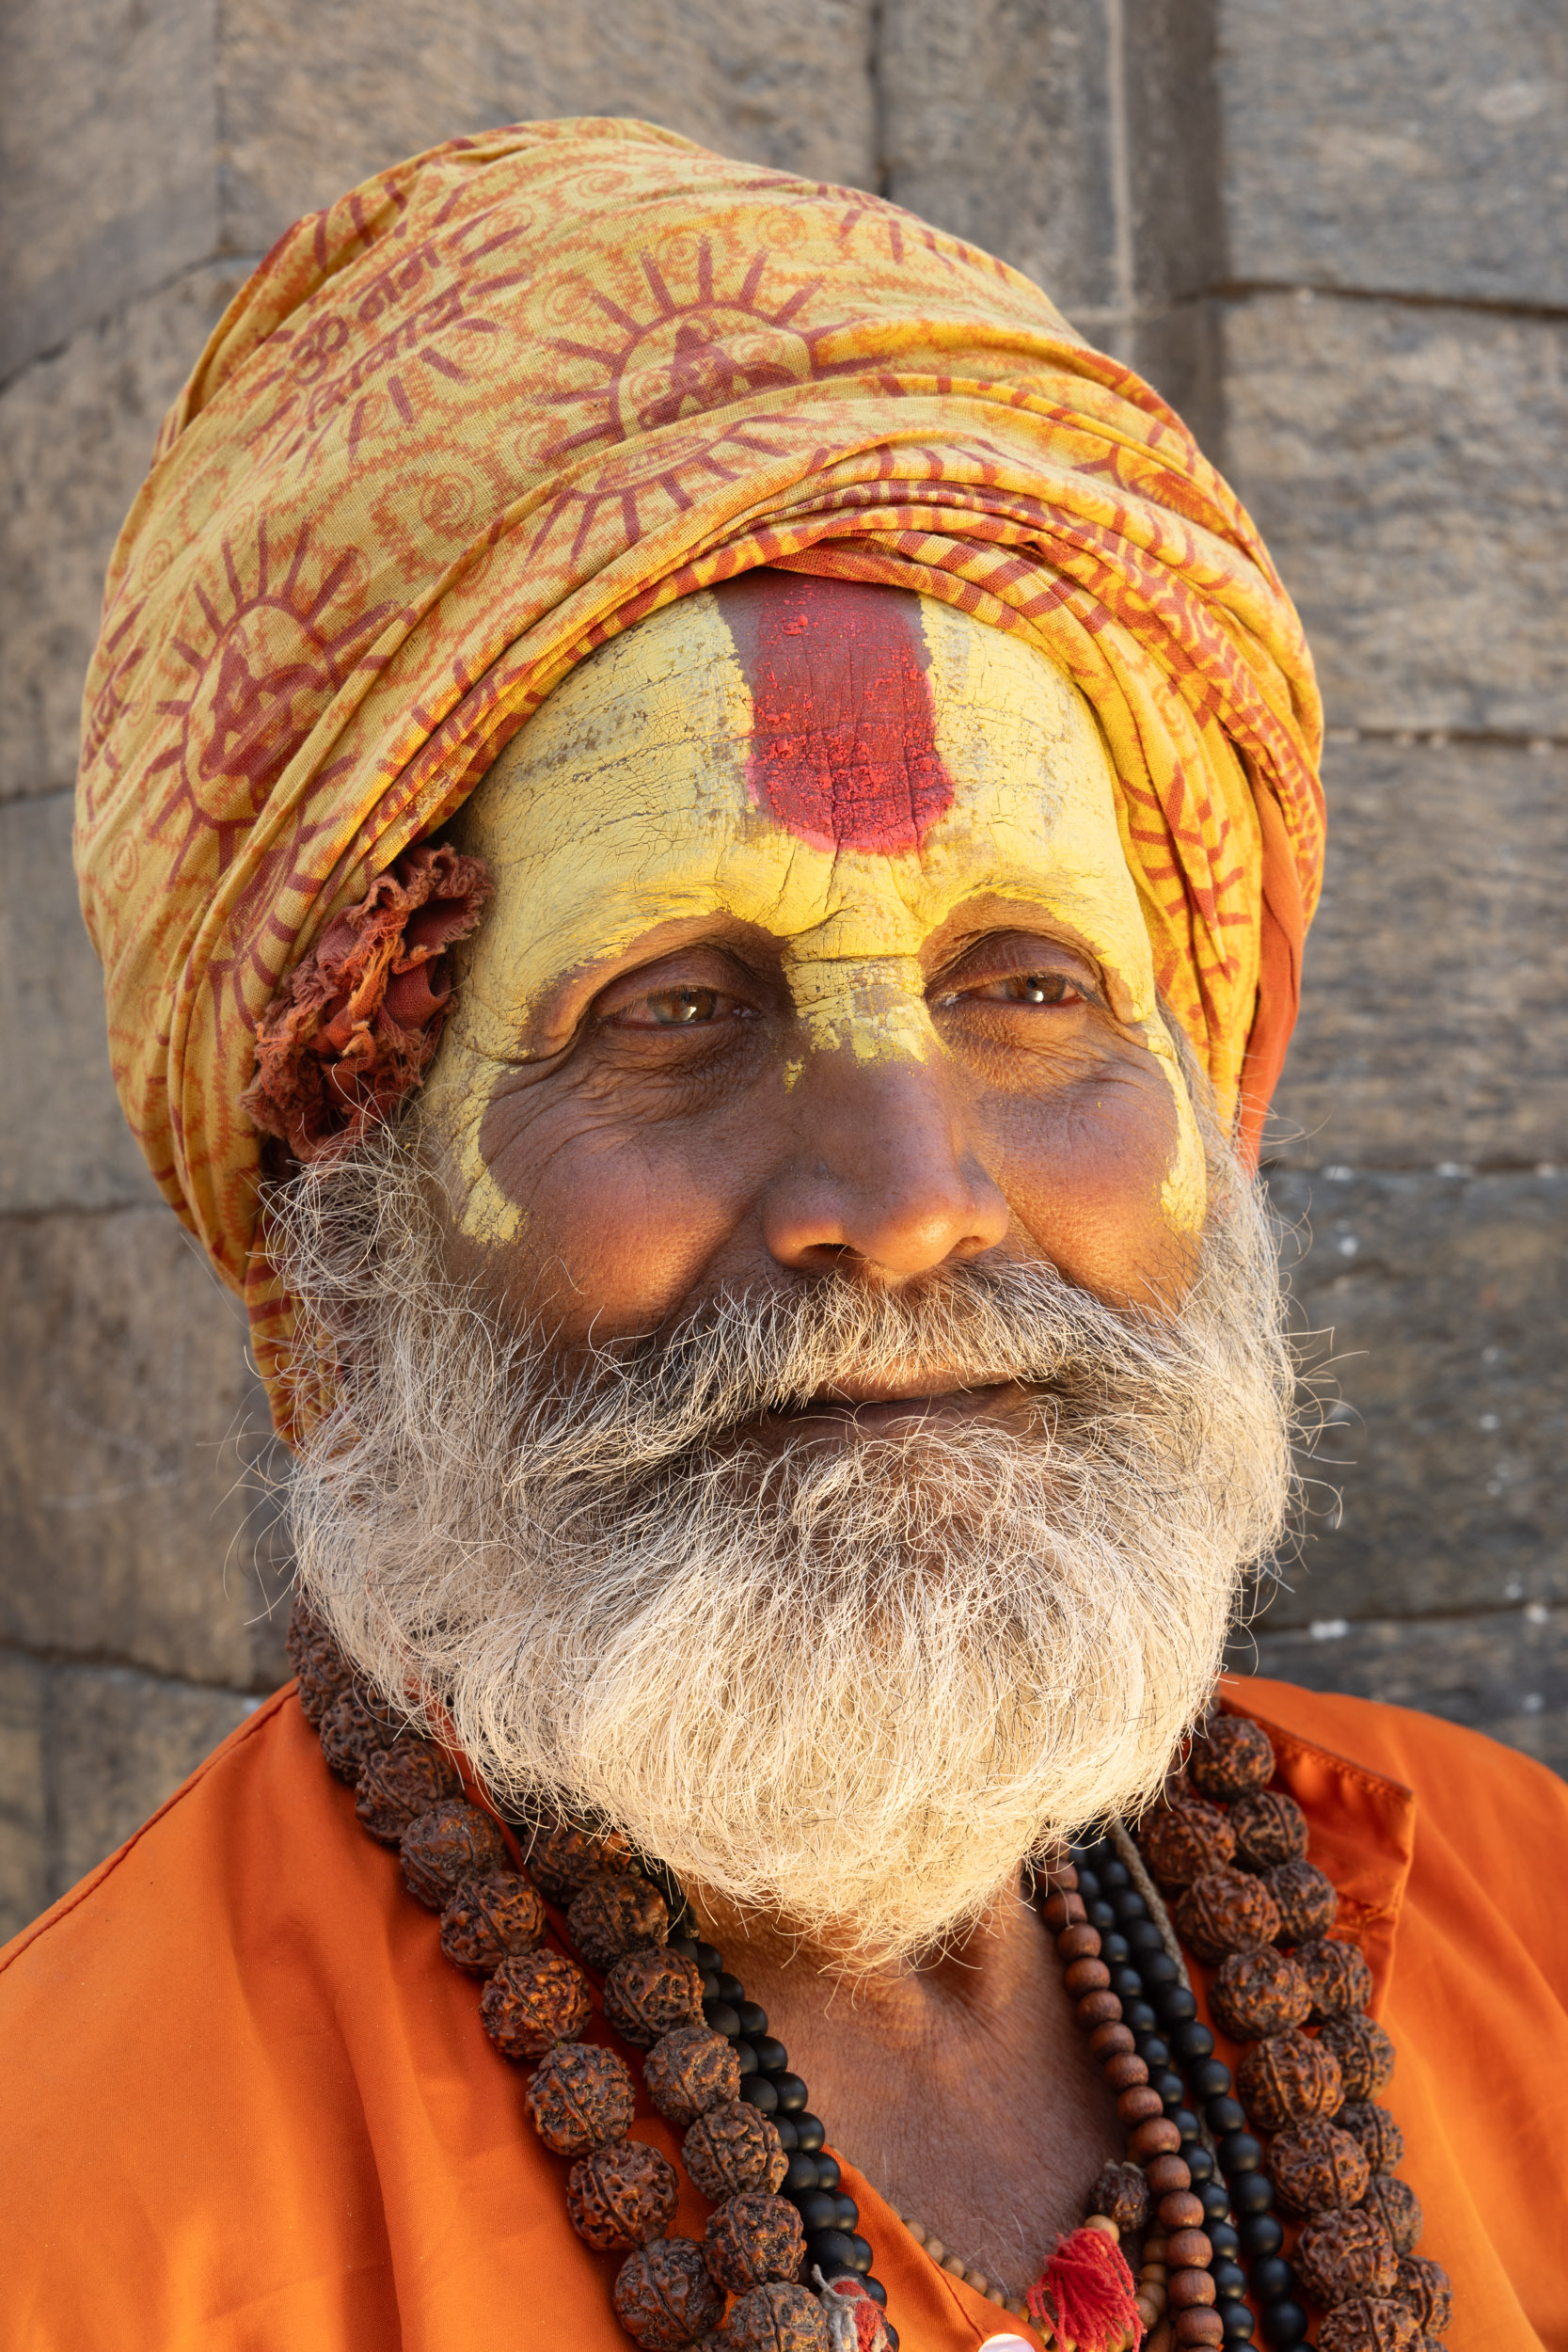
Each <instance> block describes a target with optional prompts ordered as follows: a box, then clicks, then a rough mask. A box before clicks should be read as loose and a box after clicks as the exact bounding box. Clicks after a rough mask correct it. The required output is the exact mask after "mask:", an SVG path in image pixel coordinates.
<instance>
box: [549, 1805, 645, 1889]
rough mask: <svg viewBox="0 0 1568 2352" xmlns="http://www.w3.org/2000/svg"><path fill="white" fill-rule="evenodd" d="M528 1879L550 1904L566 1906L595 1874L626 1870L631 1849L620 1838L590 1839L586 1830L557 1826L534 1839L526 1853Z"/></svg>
mask: <svg viewBox="0 0 1568 2352" xmlns="http://www.w3.org/2000/svg"><path fill="white" fill-rule="evenodd" d="M528 1867H529V1875H530V1876H531V1879H532V1880H533V1882H534V1884H535V1885H536V1886H542V1887H543V1888H544V1890H545V1893H546V1895H547V1896H548V1897H549V1899H550V1900H551V1902H552V1903H569V1902H570V1901H571V1899H572V1897H573V1896H574V1895H575V1894H576V1893H577V1891H578V1887H579V1886H581V1885H582V1884H583V1883H584V1881H585V1880H587V1879H590V1878H592V1877H593V1875H594V1871H595V1870H629V1869H630V1867H631V1848H630V1847H629V1846H628V1845H627V1843H626V1839H625V1838H624V1837H620V1836H608V1837H591V1836H589V1835H588V1832H587V1831H586V1830H581V1829H571V1828H569V1827H567V1826H566V1825H565V1824H564V1823H562V1822H557V1823H556V1824H555V1825H554V1826H553V1827H552V1828H550V1829H542V1830H540V1831H539V1832H538V1833H537V1834H536V1835H535V1836H534V1839H533V1842H532V1844H531V1846H530V1848H529V1851H528Z"/></svg>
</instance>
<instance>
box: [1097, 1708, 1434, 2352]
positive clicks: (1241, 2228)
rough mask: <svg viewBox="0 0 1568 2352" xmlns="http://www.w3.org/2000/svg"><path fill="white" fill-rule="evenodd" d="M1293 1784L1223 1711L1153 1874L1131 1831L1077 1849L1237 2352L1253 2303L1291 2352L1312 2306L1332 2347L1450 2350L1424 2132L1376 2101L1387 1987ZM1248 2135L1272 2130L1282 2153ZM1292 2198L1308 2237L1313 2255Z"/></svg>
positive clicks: (1251, 1731) (1327, 2348)
mask: <svg viewBox="0 0 1568 2352" xmlns="http://www.w3.org/2000/svg"><path fill="white" fill-rule="evenodd" d="M1274 1773H1275V1754H1274V1749H1273V1746H1272V1743H1271V1742H1270V1740H1269V1739H1268V1736H1267V1734H1266V1733H1265V1732H1264V1731H1263V1730H1262V1729H1261V1727H1260V1726H1259V1724H1254V1723H1252V1722H1250V1721H1248V1720H1247V1719H1246V1718H1245V1717H1243V1716H1224V1715H1222V1716H1218V1717H1216V1718H1215V1720H1214V1721H1213V1723H1212V1724H1211V1726H1210V1729H1209V1734H1208V1737H1207V1739H1206V1740H1203V1741H1201V1742H1200V1743H1199V1744H1198V1745H1197V1746H1196V1748H1195V1750H1194V1752H1193V1756H1192V1758H1191V1761H1190V1765H1189V1769H1188V1772H1187V1773H1186V1774H1185V1775H1181V1776H1179V1777H1178V1779H1177V1780H1176V1782H1175V1783H1174V1784H1173V1785H1172V1788H1170V1790H1169V1792H1168V1795H1167V1802H1166V1804H1164V1806H1163V1807H1162V1808H1161V1809H1160V1810H1159V1811H1157V1812H1156V1813H1154V1814H1153V1815H1151V1816H1150V1817H1149V1819H1148V1820H1147V1821H1146V1822H1145V1824H1144V1825H1143V1829H1142V1832H1141V1836H1140V1841H1139V1842H1140V1845H1141V1848H1142V1860H1141V1862H1140V1859H1139V1856H1138V1854H1137V1853H1136V1852H1135V1851H1133V1849H1132V1846H1131V1844H1130V1843H1129V1842H1128V1841H1127V1839H1126V1838H1125V1837H1124V1836H1119V1835H1118V1836H1117V1837H1115V1838H1110V1839H1104V1840H1101V1841H1100V1842H1099V1843H1098V1844H1096V1845H1094V1846H1092V1847H1091V1846H1085V1847H1080V1848H1075V1849H1074V1853H1073V1859H1074V1861H1075V1863H1076V1865H1077V1868H1078V1875H1079V1888H1080V1892H1081V1893H1082V1894H1084V1895H1085V1897H1086V1899H1087V1900H1086V1912H1087V1916H1088V1918H1089V1919H1090V1920H1091V1921H1092V1922H1093V1923H1094V1924H1095V1925H1096V1926H1098V1927H1099V1928H1100V1929H1101V1932H1102V1939H1103V1940H1102V1944H1101V1950H1102V1953H1103V1954H1104V1957H1105V1958H1106V1959H1107V1961H1109V1962H1111V1963H1113V1966H1114V1973H1113V1976H1112V1979H1111V1981H1112V1986H1113V1988H1114V1990H1115V1992H1116V1994H1117V1997H1118V1998H1119V1999H1120V2000H1121V2002H1122V2006H1123V2015H1124V2019H1125V2022H1126V2024H1127V2025H1128V2026H1130V2027H1131V2028H1132V2036H1133V2041H1134V2044H1135V2046H1136V2048H1137V2049H1138V2050H1139V2052H1140V2053H1141V2054H1142V2056H1143V2057H1144V2058H1145V2059H1146V2061H1147V2062H1148V2066H1149V2070H1150V2081H1151V2083H1152V2085H1153V2087H1154V2088H1155V2089H1156V2090H1159V2091H1160V2093H1161V2096H1162V2099H1163V2102H1164V2108H1165V2112H1166V2113H1167V2114H1168V2115H1169V2116H1170V2117H1171V2120H1172V2121H1173V2122H1174V2123H1175V2124H1176V2126H1177V2129H1178V2131H1179V2133H1180V2138H1181V2143H1182V2147H1181V2154H1182V2160H1183V2161H1184V2162H1185V2164H1186V2165H1187V2167H1188V2169H1189V2170H1190V2171H1191V2172H1192V2175H1193V2181H1194V2185H1195V2187H1196V2192H1197V2196H1198V2199H1199V2201H1201V2204H1202V2206H1203V2209H1204V2213H1205V2216H1206V2234H1207V2236H1208V2239H1209V2242H1210V2245H1211V2247H1212V2251H1213V2254H1214V2257H1215V2259H1214V2263H1213V2269H1212V2276H1213V2281H1214V2286H1215V2289H1216V2292H1217V2298H1218V2301H1217V2309H1218V2315H1219V2318H1220V2321H1221V2326H1222V2330H1223V2341H1224V2342H1226V2343H1227V2344H1230V2343H1236V2344H1244V2343H1247V2342H1249V2341H1250V2339H1251V2337H1252V2334H1253V2328H1254V2323H1253V2317H1252V2313H1251V2312H1250V2311H1249V2310H1248V2309H1247V2306H1246V2303H1245V2301H1244V2300H1243V2296H1245V2295H1246V2294H1247V2293H1248V2291H1249V2290H1250V2294H1251V2296H1252V2299H1253V2301H1254V2302H1256V2303H1257V2305H1258V2306H1259V2311H1260V2313H1261V2317H1262V2328H1263V2335H1264V2340H1265V2342H1266V2343H1267V2344H1269V2345H1271V2346H1274V2347H1276V2352H1294V2347H1296V2346H1297V2345H1305V2344H1307V2340H1308V2336H1309V2332H1310V2327H1311V2322H1310V2318H1309V2315H1308V2312H1307V2310H1306V2309H1305V2308H1304V2305H1303V2301H1302V2299H1301V2296H1302V2294H1305V2295H1306V2296H1307V2298H1309V2299H1310V2300H1311V2301H1312V2302H1315V2303H1317V2304H1319V2305H1320V2306H1322V2307H1323V2312H1324V2316H1323V2324H1322V2327H1321V2328H1320V2330H1319V2333H1318V2339H1317V2341H1318V2344H1319V2346H1320V2348H1321V2352H1441V2345H1440V2343H1439V2341H1438V2339H1439V2331H1440V2330H1441V2329H1442V2328H1445V2327H1447V2325H1448V2323H1449V2308H1450V2301H1451V2297H1450V2291H1449V2280H1448V2276H1447V2273H1446V2272H1445V2271H1444V2270H1443V2269H1442V2268H1441V2267H1440V2266H1439V2265H1438V2264H1436V2263H1435V2262H1432V2261H1429V2260H1426V2259H1423V2258H1422V2257H1419V2256H1418V2255H1417V2254H1416V2252H1415V2248H1416V2244H1417V2241H1418V2238H1419V2236H1420V2233H1421V2210H1420V2206H1419V2204H1418V2201H1417V2199H1416V2197H1415V2195H1414V2193H1413V2192H1412V2191H1411V2190H1410V2189H1409V2188H1408V2187H1407V2186H1406V2185H1405V2184H1404V2183H1403V2182H1402V2181H1400V2180H1398V2179H1396V2178H1395V2177H1394V2167H1395V2166H1396V2165H1397V2164H1398V2163H1399V2161H1400V2159H1401V2157H1402V2154H1403V2140H1402V2137H1401V2134H1400V2130H1399V2126H1398V2125H1397V2124H1396V2123H1395V2122H1394V2119H1393V2117H1392V2116H1391V2115H1390V2114H1389V2113H1388V2111H1387V2109H1386V2108H1385V2107H1383V2106H1379V2105H1378V2104H1377V2103H1376V2094H1377V2092H1378V2091H1380V2090H1383V2089H1384V2088H1385V2086H1386V2083H1387V2081H1388V2078H1389V2075H1390V2074H1391V2073H1392V2071H1393V2064H1394V2048H1393V2043H1392V2042H1390V2040H1389V2038H1388V2036H1387V2034H1386V2033H1385V2031H1384V2030H1383V2028H1382V2026H1378V2025H1377V2024H1375V2023H1374V2022H1373V2020H1372V2019H1371V2018H1370V2017H1369V2016H1368V2015H1367V2014H1366V2008H1367V2004H1368V2002H1369V2000H1370V1997H1371V1992H1372V1979H1371V1972H1370V1969H1369V1967H1368V1965H1367V1963H1366V1961H1365V1959H1364V1957H1363V1956H1362V1954H1361V1952H1360V1950H1359V1948H1358V1947H1356V1946H1355V1945H1354V1944H1353V1943H1351V1942H1350V1941H1348V1940H1346V1939H1341V1938H1338V1937H1334V1936H1332V1935H1331V1934H1330V1930H1331V1929H1332V1928H1333V1927H1334V1926H1335V1924H1336V1919H1337V1915H1338V1895H1337V1894H1336V1892H1335V1889H1334V1886H1333V1884H1332V1883H1331V1882H1330V1881H1329V1880H1328V1879H1327V1878H1326V1877H1325V1876H1324V1875H1323V1872H1322V1871H1321V1870H1319V1869H1317V1868H1316V1867H1314V1866H1313V1865H1312V1864H1311V1863H1309V1862H1308V1861H1307V1858H1306V1853H1307V1820H1306V1817H1305V1815H1304V1814H1303V1813H1302V1811H1301V1808H1300V1806H1299V1805H1297V1804H1296V1803H1295V1801H1294V1799H1293V1798H1291V1796H1289V1795H1288V1794H1286V1793H1285V1792H1284V1791H1282V1790H1279V1789H1275V1788H1270V1787H1269V1786H1268V1783H1269V1782H1270V1780H1271V1779H1272V1778H1273V1777H1274ZM1144 1865H1147V1869H1148V1873H1151V1874H1152V1881H1157V1882H1158V1883H1159V1885H1160V1887H1161V1888H1163V1889H1164V1893H1165V1895H1166V1896H1168V1897H1169V1898H1170V1899H1171V1900H1172V1901H1173V1902H1174V1904H1175V1912H1174V1924H1175V1930H1176V1932H1177V1934H1179V1935H1180V1938H1181V1940H1182V1941H1183V1942H1186V1943H1188V1944H1189V1945H1191V1947H1193V1949H1194V1950H1196V1952H1197V1953H1198V1955H1199V1957H1200V1958H1201V1959H1202V1960H1204V1961H1205V1962H1206V1963H1208V1964H1209V1965H1210V1966H1211V1967H1212V1969H1213V1972H1214V1973H1213V1976H1212V1981H1211V1985H1210V2008H1211V2011H1212V2015H1213V2016H1214V2018H1215V2020H1216V2022H1217V2023H1218V2024H1219V2025H1220V2026H1221V2027H1222V2028H1223V2029H1224V2031H1225V2032H1227V2034H1229V2035H1230V2036H1231V2037H1232V2038H1233V2039H1234V2040H1236V2041H1238V2042H1244V2043H1247V2044H1248V2045H1249V2046H1248V2048H1247V2051H1246V2055H1245V2057H1244V2058H1243V2060H1242V2064H1241V2067H1240V2069H1239V2071H1238V2078H1237V2080H1236V2081H1234V2082H1233V2081H1232V2079H1231V2076H1230V2071H1229V2069H1228V2068H1227V2066H1226V2065H1225V2064H1224V2063H1223V2061H1221V2060H1220V2059H1219V2058H1216V2057H1215V2055H1214V2037H1213V2035H1212V2033H1211V2032H1210V2030H1209V2028H1208V2027H1207V2026H1204V2025H1202V2024H1200V2023H1199V2022H1198V2019H1197V2004H1196V1998H1195V1996H1194V1994H1193V1993H1192V1992H1191V1990H1190V1989H1189V1988H1188V1987H1187V1986H1185V1985H1184V1984H1182V1983H1181V1981H1180V1973H1181V1972H1180V1963H1179V1959H1178V1949H1179V1947H1178V1946H1177V1943H1176V1938H1175V1936H1174V1935H1172V1934H1171V1933H1170V1924H1171V1923H1170V1921H1169V1920H1168V1919H1167V1918H1166V1916H1165V1914H1164V1905H1163V1904H1162V1902H1161V1900H1160V1897H1159V1895H1158V1894H1157V1893H1156V1891H1155V1886H1154V1884H1153V1883H1151V1879H1150V1877H1149V1876H1147V1875H1146V1873H1145V1868H1144V1867H1143V1866H1144ZM1140 1882H1141V1883H1140ZM1282 1947H1283V1948H1282ZM1314 2028H1315V2029H1316V2030H1315V2031H1314V2030H1313V2029H1314ZM1238 2093H1239V2094H1240V2095H1239V2096H1238ZM1189 2102H1190V2104H1189ZM1200 2114H1201V2116H1202V2119H1203V2121H1202V2122H1199V2120H1198V2119H1199V2115H1200ZM1249 2122H1250V2123H1254V2124H1256V2125H1258V2126H1259V2127H1260V2129H1261V2130H1262V2131H1263V2132H1264V2133H1265V2134H1268V2135H1271V2136H1272V2137H1270V2139H1269V2143H1268V2146H1267V2149H1266V2150H1265V2146H1264V2143H1263V2141H1262V2140H1261V2139H1260V2138H1259V2137H1258V2136H1257V2135H1256V2133H1255V2132H1254V2131H1252V2130H1250V2129H1249V2128H1248V2125H1249ZM1276 2198H1277V2201H1278V2203H1279V2204H1281V2205H1282V2206H1284V2208H1285V2209H1286V2211H1287V2213H1288V2214H1290V2215H1291V2216H1292V2217H1297V2218H1299V2221H1300V2223H1301V2228H1300V2234H1299V2238H1298V2240H1297V2243H1296V2245H1295V2248H1294V2249H1293V2252H1294V2260H1293V2262H1291V2261H1288V2260H1287V2259H1286V2258H1285V2254H1284V2250H1283V2249H1284V2245H1285V2228H1284V2225H1283V2224H1282V2222H1281V2221H1280V2219H1279V2217H1278V2216H1277V2215H1276V2214H1275V2210H1274V2208H1275V2201H1276ZM1243 2258H1244V2260H1243ZM1146 2316H1147V2314H1146Z"/></svg>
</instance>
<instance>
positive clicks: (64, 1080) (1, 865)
mask: <svg viewBox="0 0 1568 2352" xmlns="http://www.w3.org/2000/svg"><path fill="white" fill-rule="evenodd" d="M3 675H4V669H3V665H0V676H3ZM71 813H72V811H71V794H70V792H51V793H48V794H46V795H44V796H43V797H42V798H40V799H38V800H26V801H13V802H10V803H0V874H4V876H5V878H6V882H5V889H4V891H3V892H0V1037H4V1038H5V1040H6V1051H5V1053H4V1054H3V1055H0V1210H13V1211H14V1210H19V1209H20V1210H42V1209H52V1208H73V1209H103V1208H110V1207H113V1206H115V1205H117V1204H118V1203H119V1202H133V1201H139V1202H142V1203H147V1204H150V1203H152V1202H155V1201H156V1200H157V1199H158V1189H157V1186H156V1185H155V1184H153V1182H152V1179H151V1177H150V1175H149V1174H148V1171H147V1163H146V1161H145V1160H144V1159H143V1158H142V1155H141V1152H139V1151H138V1149H137V1147H136V1143H135V1137H134V1136H132V1134H131V1131H130V1129H129V1128H128V1127H127V1126H126V1124H125V1121H124V1119H123V1118H122V1117H121V1115H120V1108H119V1099H118V1097H117V1096H116V1093H115V1089H114V1082H113V1080H112V1079H111V1077H110V1075H109V1054H108V1047H107V1045H106V1043H105V1041H104V1030H103V977H102V975H101V974H100V971H99V967H98V959H97V957H96V956H95V955H94V954H93V952H92V948H91V946H90V945H89V943H88V940H87V932H86V931H85V930H83V928H82V917H81V913H80V910H79V908H78V906H77V903H76V882H75V878H74V876H73V875H72V873H71ZM45 1071H47V1073H48V1084H47V1085H40V1073H42V1072H45Z"/></svg>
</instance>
